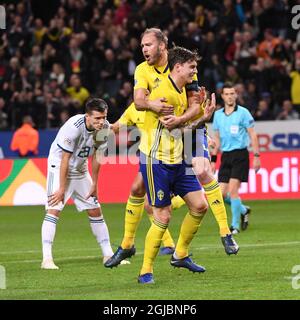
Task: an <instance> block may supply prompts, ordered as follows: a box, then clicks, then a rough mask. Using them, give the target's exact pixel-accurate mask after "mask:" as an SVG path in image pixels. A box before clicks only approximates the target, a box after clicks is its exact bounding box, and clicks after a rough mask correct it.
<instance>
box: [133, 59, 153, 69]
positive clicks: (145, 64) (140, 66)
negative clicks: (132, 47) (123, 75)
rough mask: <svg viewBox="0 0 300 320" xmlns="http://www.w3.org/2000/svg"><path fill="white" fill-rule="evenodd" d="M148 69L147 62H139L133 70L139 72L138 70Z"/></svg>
mask: <svg viewBox="0 0 300 320" xmlns="http://www.w3.org/2000/svg"><path fill="white" fill-rule="evenodd" d="M149 68H150V66H149V65H148V63H147V61H144V62H141V63H140V64H139V65H137V66H136V68H135V70H136V71H140V70H147V69H149Z"/></svg>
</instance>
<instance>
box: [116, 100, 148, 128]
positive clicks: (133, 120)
mask: <svg viewBox="0 0 300 320" xmlns="http://www.w3.org/2000/svg"><path fill="white" fill-rule="evenodd" d="M144 119H145V111H138V110H136V108H135V106H134V103H131V105H130V106H129V107H128V108H127V109H126V110H125V112H124V113H123V114H122V116H121V118H120V119H119V123H120V124H121V125H126V126H136V127H137V128H138V129H141V128H142V127H143V125H144Z"/></svg>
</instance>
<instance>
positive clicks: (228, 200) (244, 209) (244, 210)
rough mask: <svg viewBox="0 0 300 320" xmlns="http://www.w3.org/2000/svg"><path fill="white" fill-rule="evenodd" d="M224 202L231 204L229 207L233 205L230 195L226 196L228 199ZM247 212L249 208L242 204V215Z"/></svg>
mask: <svg viewBox="0 0 300 320" xmlns="http://www.w3.org/2000/svg"><path fill="white" fill-rule="evenodd" d="M224 202H225V203H227V204H229V205H231V199H230V196H229V193H227V195H226V197H225V199H224ZM246 212H247V208H246V207H245V206H244V205H243V203H242V211H241V213H242V214H245V213H246Z"/></svg>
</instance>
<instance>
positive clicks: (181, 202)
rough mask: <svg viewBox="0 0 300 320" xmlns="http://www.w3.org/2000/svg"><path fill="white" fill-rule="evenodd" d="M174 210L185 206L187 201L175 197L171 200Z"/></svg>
mask: <svg viewBox="0 0 300 320" xmlns="http://www.w3.org/2000/svg"><path fill="white" fill-rule="evenodd" d="M171 202H172V209H173V210H176V209H179V208H180V207H182V206H183V205H184V204H185V201H184V200H183V199H182V198H181V197H180V196H175V197H173V198H172V199H171Z"/></svg>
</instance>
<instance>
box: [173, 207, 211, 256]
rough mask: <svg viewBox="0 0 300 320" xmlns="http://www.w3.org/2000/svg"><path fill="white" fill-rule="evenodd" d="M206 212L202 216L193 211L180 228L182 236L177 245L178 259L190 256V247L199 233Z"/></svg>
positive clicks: (187, 215) (188, 214)
mask: <svg viewBox="0 0 300 320" xmlns="http://www.w3.org/2000/svg"><path fill="white" fill-rule="evenodd" d="M204 216H205V212H204V213H202V214H197V213H195V212H193V211H189V212H188V213H187V214H186V216H185V218H184V219H183V222H182V224H181V228H180V235H179V239H178V242H177V245H176V249H175V253H176V257H177V258H178V259H182V258H185V257H187V256H188V254H189V252H188V249H189V245H190V243H191V241H192V239H193V238H194V235H195V234H196V233H197V230H198V228H199V226H200V224H201V221H202V219H203V217H204Z"/></svg>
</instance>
